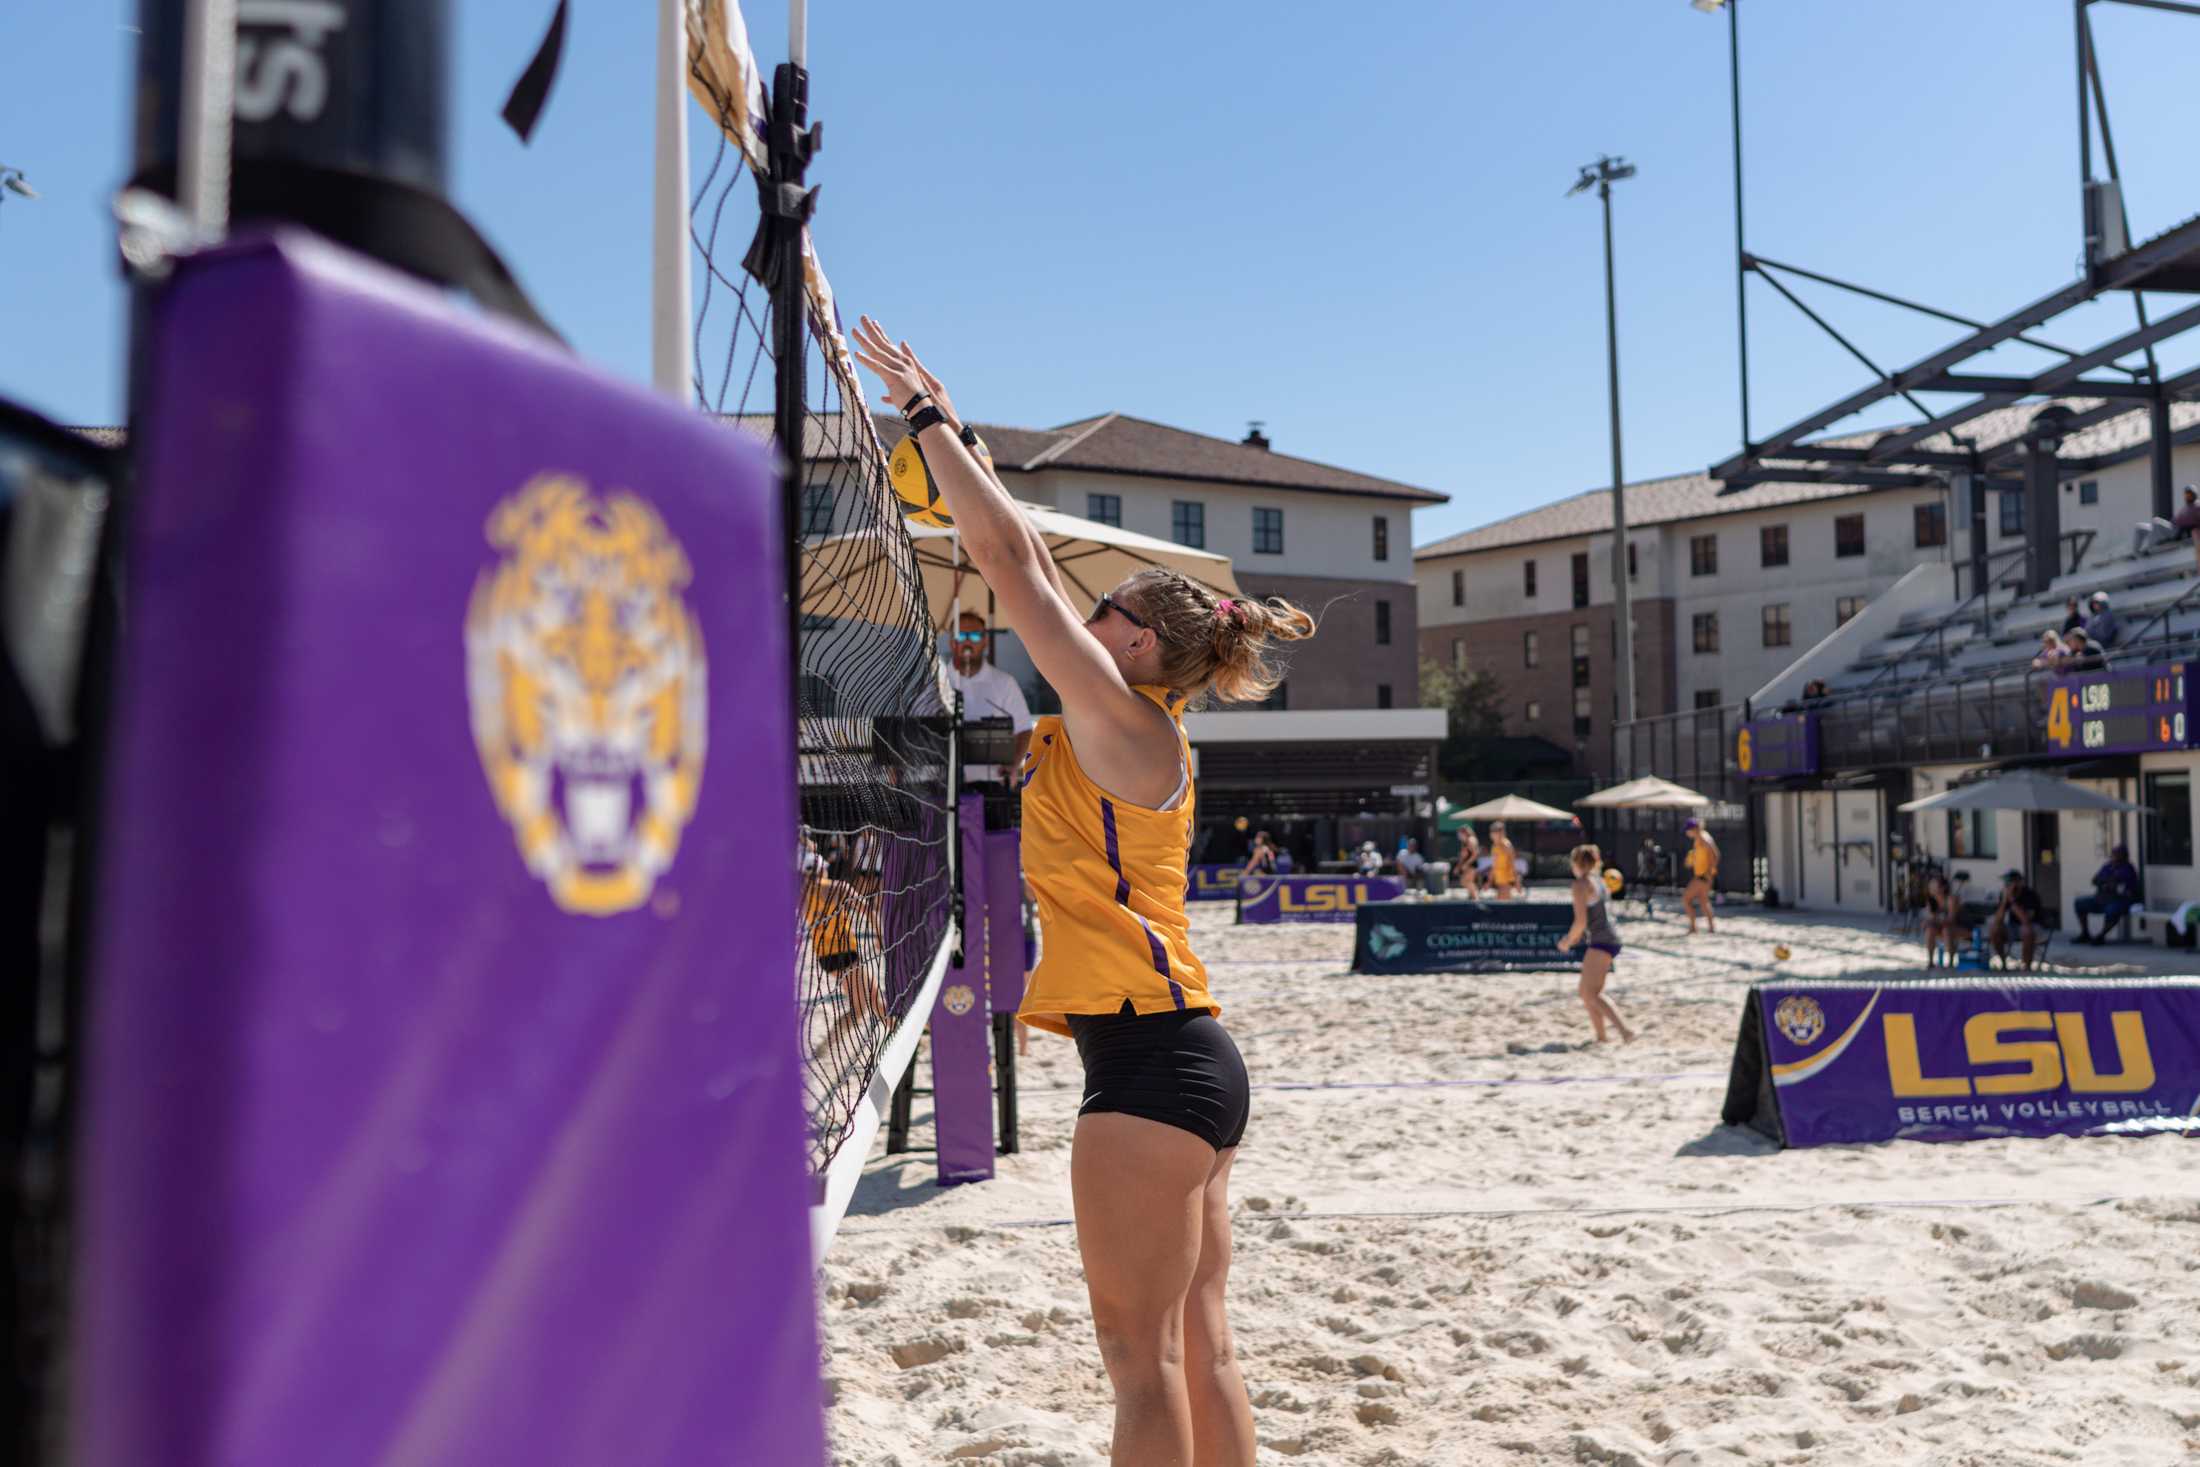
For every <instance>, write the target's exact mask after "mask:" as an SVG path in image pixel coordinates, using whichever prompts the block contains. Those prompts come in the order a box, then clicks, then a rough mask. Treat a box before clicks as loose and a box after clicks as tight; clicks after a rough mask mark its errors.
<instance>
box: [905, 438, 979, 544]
mask: <svg viewBox="0 0 2200 1467" xmlns="http://www.w3.org/2000/svg"><path fill="white" fill-rule="evenodd" d="M970 451H971V453H972V454H973V455H975V456H976V458H977V459H978V461H979V462H980V463H991V462H992V460H993V454H992V452H991V450H989V449H988V448H987V447H986V446H985V440H984V439H983V438H980V439H978V441H977V442H976V443H975V444H973V445H972V446H971V449H970ZM886 467H887V476H888V478H890V479H891V480H892V481H893V485H894V497H895V498H896V499H898V500H900V501H901V512H902V514H903V515H905V516H907V517H908V519H909V521H910V522H911V523H912V524H919V525H929V526H931V527H932V528H934V529H941V530H944V529H946V528H948V527H949V526H950V525H952V524H954V523H955V517H954V516H953V515H951V514H949V513H948V512H947V504H946V502H945V501H944V500H942V499H941V498H940V487H939V485H937V484H935V483H933V482H932V469H931V466H930V465H929V464H927V463H926V462H925V461H924V450H923V449H921V448H919V447H917V440H916V439H915V438H904V439H902V440H901V442H899V443H897V444H895V445H894V453H893V457H892V458H890V459H888V460H887V465H886Z"/></svg>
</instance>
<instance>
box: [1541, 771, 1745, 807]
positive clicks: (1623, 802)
mask: <svg viewBox="0 0 2200 1467" xmlns="http://www.w3.org/2000/svg"><path fill="white" fill-rule="evenodd" d="M1574 803H1575V804H1577V805H1588V806H1590V807H1591V808H1593V809H1598V810H1700V809H1702V808H1703V807H1704V806H1706V805H1708V804H1710V803H1711V796H1709V795H1706V794H1699V793H1698V792H1697V791H1695V790H1692V789H1690V788H1688V786H1686V785H1682V784H1675V783H1673V781H1671V780H1670V779H1660V778H1658V776H1656V775H1655V774H1646V775H1644V776H1643V777H1642V778H1640V779H1630V780H1628V781H1627V782H1626V783H1625V784H1615V785H1613V786H1612V787H1611V788H1610V789H1608V790H1598V791H1597V792H1596V793H1595V794H1593V795H1583V796H1582V797H1581V798H1580V799H1578V800H1576V801H1574Z"/></svg>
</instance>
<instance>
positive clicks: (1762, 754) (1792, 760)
mask: <svg viewBox="0 0 2200 1467" xmlns="http://www.w3.org/2000/svg"><path fill="white" fill-rule="evenodd" d="M1734 767H1735V768H1737V769H1739V770H1741V772H1742V775H1743V777H1744V778H1747V779H1779V778H1782V777H1784V776H1787V775H1791V774H1816V773H1817V772H1818V715H1817V714H1815V713H1787V714H1782V715H1780V716H1779V717H1777V718H1752V719H1750V720H1748V721H1747V722H1745V723H1743V724H1742V726H1741V727H1740V728H1738V729H1736V730H1735V732H1734Z"/></svg>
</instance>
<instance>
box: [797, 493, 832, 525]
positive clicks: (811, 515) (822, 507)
mask: <svg viewBox="0 0 2200 1467" xmlns="http://www.w3.org/2000/svg"><path fill="white" fill-rule="evenodd" d="M832 532H833V486H832V485H830V484H811V485H808V486H806V487H805V488H804V489H803V491H802V533H803V534H804V535H830V534H831V533H832Z"/></svg>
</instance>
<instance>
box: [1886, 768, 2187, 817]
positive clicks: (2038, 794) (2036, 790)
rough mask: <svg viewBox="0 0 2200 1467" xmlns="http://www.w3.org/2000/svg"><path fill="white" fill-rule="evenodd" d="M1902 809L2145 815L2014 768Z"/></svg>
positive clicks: (2039, 773)
mask: <svg viewBox="0 0 2200 1467" xmlns="http://www.w3.org/2000/svg"><path fill="white" fill-rule="evenodd" d="M1895 808H1897V809H1900V810H2126V811H2131V812H2134V813H2144V812H2145V810H2146V808H2147V807H2146V806H2144V805H2134V804H2132V803H2130V802H2129V801H2127V800H2119V799H2117V798H2116V797H2115V796H2114V795H2104V794H2101V793H2100V792H2098V791H2096V790H2089V789H2086V788H2084V787H2083V786H2081V785H2075V784H2072V783H2071V782H2070V781H2069V780H2067V779H2064V778H2062V777H2061V776H2060V775H2054V774H2047V773H2044V772H2042V771H2040V770H2037V769H2013V770H2011V771H2009V772H2008V773H2007V774H1997V775H1995V776H1994V777H1993V778H1991V779H1979V780H1973V781H1971V782H1970V783H1969V784H1959V785H1957V786H1955V787H1954V788H1953V789H1945V790H1942V791H1941V792H1940V793H1939V794H1937V795H1927V796H1925V798H1923V799H1921V800H1911V801H1910V802H1909V803H1907V804H1904V805H1898V806H1896V807H1895Z"/></svg>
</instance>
